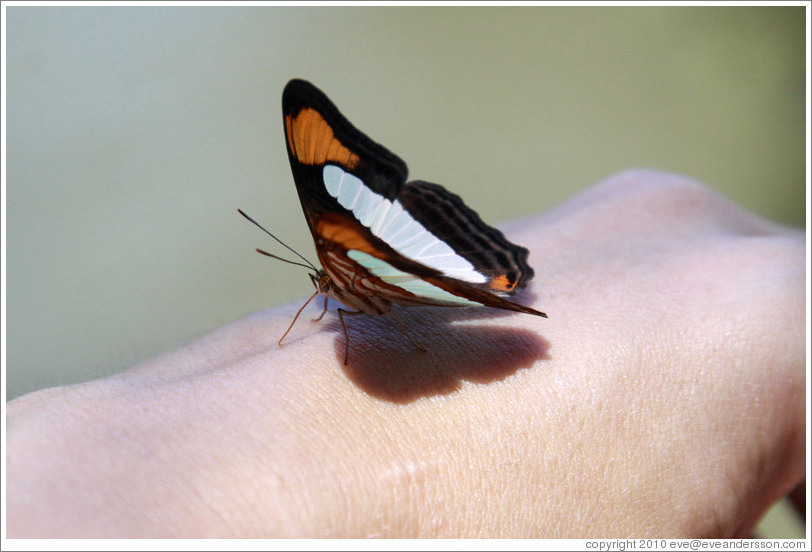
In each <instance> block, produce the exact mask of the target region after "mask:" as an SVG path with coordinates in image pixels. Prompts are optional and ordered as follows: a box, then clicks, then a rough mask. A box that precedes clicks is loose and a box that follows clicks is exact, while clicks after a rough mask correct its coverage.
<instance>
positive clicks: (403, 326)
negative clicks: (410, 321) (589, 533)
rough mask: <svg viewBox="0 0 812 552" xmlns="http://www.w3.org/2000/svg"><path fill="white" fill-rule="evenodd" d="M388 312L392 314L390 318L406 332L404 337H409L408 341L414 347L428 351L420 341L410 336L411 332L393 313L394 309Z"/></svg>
mask: <svg viewBox="0 0 812 552" xmlns="http://www.w3.org/2000/svg"><path fill="white" fill-rule="evenodd" d="M389 314H391V315H392V319H393V320H394V321H395V322H396V323H397V325H398V326H400V329H401V330H403V333H405V334H406V337H408V338H409V342H410V343H411V344H412V346H414V348H415V349H420V350H421V351H423V352H424V353H428V352H429V350H428V349H426V348H425V347H424V346H423V345H421V344H420V343H418V342H417V341H415V340H414V338H412V334H410V333H409V330H407V329H406V326H405V325H404V324H403V322H401V321H400V318H398V315H397V314H396V313H395V311H394V309H393V310H390V311H389Z"/></svg>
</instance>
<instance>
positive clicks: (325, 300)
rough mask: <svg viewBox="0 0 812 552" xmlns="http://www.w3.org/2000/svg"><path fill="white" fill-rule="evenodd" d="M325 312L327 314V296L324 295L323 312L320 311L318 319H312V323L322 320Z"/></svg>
mask: <svg viewBox="0 0 812 552" xmlns="http://www.w3.org/2000/svg"><path fill="white" fill-rule="evenodd" d="M326 312H327V296H326V295H325V296H324V310H322V311H321V314H320V315H319V317H318V318H314V319H313V322H318V321H320V320H321V319H322V318H324V314H325V313H326Z"/></svg>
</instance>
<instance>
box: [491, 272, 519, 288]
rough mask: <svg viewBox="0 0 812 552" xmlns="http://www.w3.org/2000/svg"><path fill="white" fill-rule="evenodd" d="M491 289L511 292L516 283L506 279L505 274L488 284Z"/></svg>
mask: <svg viewBox="0 0 812 552" xmlns="http://www.w3.org/2000/svg"><path fill="white" fill-rule="evenodd" d="M489 286H490V288H491V289H495V290H496V291H513V289H514V288H515V287H516V281H512V282H511V281H510V279H509V278H508V277H507V274H500V275H499V276H497V277H496V278H494V279H493V280H491V283H490V284H489Z"/></svg>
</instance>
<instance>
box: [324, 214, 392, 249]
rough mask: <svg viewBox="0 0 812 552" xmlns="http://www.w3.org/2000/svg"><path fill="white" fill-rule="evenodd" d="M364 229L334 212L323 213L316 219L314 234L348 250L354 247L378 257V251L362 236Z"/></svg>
mask: <svg viewBox="0 0 812 552" xmlns="http://www.w3.org/2000/svg"><path fill="white" fill-rule="evenodd" d="M365 230H366V229H365V228H363V227H362V226H360V225H359V224H358V223H357V222H355V221H353V220H350V219H348V218H347V217H345V216H342V215H339V214H336V213H324V214H323V215H322V216H320V217H319V219H318V221H316V234H318V236H319V238H320V239H324V240H329V241H331V242H333V243H335V244H337V245H339V246H341V247H343V248H344V249H346V250H348V251H349V250H351V249H356V250H358V251H363V252H364V253H367V254H369V255H372V256H373V257H378V258H380V257H381V254H380V252H379V251H378V250H376V249H375V246H373V245H372V244H371V243H370V242H369V240H368V239H366V238H365V237H364V231H365Z"/></svg>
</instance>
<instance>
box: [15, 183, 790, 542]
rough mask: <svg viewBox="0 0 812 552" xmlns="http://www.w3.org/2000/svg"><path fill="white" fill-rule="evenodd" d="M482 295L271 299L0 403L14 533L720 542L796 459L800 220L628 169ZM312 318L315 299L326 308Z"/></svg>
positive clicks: (535, 235) (524, 225) (533, 231)
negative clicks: (339, 302) (332, 310)
mask: <svg viewBox="0 0 812 552" xmlns="http://www.w3.org/2000/svg"><path fill="white" fill-rule="evenodd" d="M507 233H508V236H509V238H510V239H511V240H512V241H515V242H517V243H520V244H522V245H525V246H527V247H529V248H530V250H531V255H530V262H531V264H532V265H533V266H534V268H535V270H536V279H535V280H534V281H533V282H531V286H530V289H529V290H528V291H527V292H526V293H525V294H524V295H523V296H519V300H520V301H523V302H526V303H527V304H530V303H532V305H533V306H534V307H537V308H539V309H541V310H543V311H545V312H546V313H547V314H548V315H549V319H546V320H545V319H541V318H538V317H534V316H526V315H521V314H515V313H504V312H501V311H494V310H490V309H459V310H458V309H437V308H435V309H420V308H416V309H409V310H402V311H400V318H401V320H402V321H403V322H404V324H406V325H407V326H408V328H409V332H410V334H412V335H413V336H415V337H416V338H417V339H418V340H419V341H420V342H421V343H422V344H423V345H424V346H425V347H426V349H427V352H422V351H420V350H418V349H415V348H414V347H413V346H412V345H411V344H410V342H409V340H408V339H407V338H406V337H405V336H404V335H402V333H401V332H400V330H399V329H398V328H397V326H396V325H394V324H392V322H391V321H389V320H386V319H378V318H371V317H353V318H352V319H348V320H347V327H348V331H349V335H350V340H351V343H350V357H349V364H348V365H347V366H344V365H343V364H342V362H343V353H344V336H343V334H342V332H341V330H340V328H339V327H338V325H337V323H336V321H335V319H333V320H332V321H330V320H329V317H325V320H323V321H322V322H321V323H320V324H310V323H308V322H307V321H306V318H307V313H305V314H304V316H305V320H302V321H300V322H299V324H298V325H297V326H296V327H295V328H294V329H293V330H292V332H291V334H290V335H289V336H288V338H287V339H286V344H285V345H284V346H283V347H281V348H280V347H278V346H277V344H276V341H277V339H278V337H279V336H280V335H281V334H282V332H284V330H285V328H286V327H287V325H288V324H289V322H290V319H291V317H292V313H293V312H294V310H295V307H282V308H277V309H272V310H269V311H265V312H262V313H258V314H255V315H252V316H249V317H247V318H244V319H242V320H240V321H237V322H235V323H233V324H230V325H228V326H226V327H224V328H221V329H219V330H217V331H215V332H213V333H211V334H209V335H207V336H204V337H202V338H200V339H198V340H196V341H194V342H191V343H188V344H186V345H183V346H181V347H180V348H178V349H176V350H174V351H170V352H168V353H166V354H164V355H162V356H160V357H158V358H156V359H154V360H152V361H150V362H147V363H145V364H143V365H141V366H138V367H136V368H134V369H132V370H130V371H128V372H125V373H123V374H120V375H117V376H114V377H111V378H106V379H103V380H97V381H93V382H88V383H84V384H81V385H74V386H69V387H63V388H55V389H48V390H44V391H40V392H37V393H32V394H30V395H26V396H24V397H21V398H19V399H17V400H15V401H12V402H11V403H9V405H8V411H7V412H8V425H7V436H8V437H7V447H8V448H7V473H8V481H7V497H8V499H7V502H8V504H7V533H8V536H9V537H12V538H13V537H40V538H43V537H117V538H123V537H156V538H159V537H285V536H291V537H367V536H378V537H582V538H584V537H635V536H637V537H642V536H657V537H730V536H746V535H748V534H749V531H750V530H751V528H752V526H753V524H754V523H755V522H756V521H757V520H758V518H759V517H760V515H761V514H762V513H763V511H764V510H765V508H766V507H767V506H769V504H770V503H771V502H772V501H774V500H775V499H777V498H779V497H780V496H782V495H783V494H785V493H786V492H788V491H789V490H790V489H791V488H792V487H793V486H794V485H795V484H796V483H798V482H799V481H800V480H801V479H802V478H803V476H804V466H805V457H804V455H805V447H804V437H805V425H804V424H805V418H804V408H805V403H804V400H805V399H804V384H805V374H804V369H805V344H804V330H805V318H804V317H805V312H804V305H805V302H806V301H805V282H804V269H805V267H804V254H805V249H804V248H805V244H804V236H803V234H802V233H800V232H797V231H792V230H788V229H786V228H782V227H780V226H778V225H775V224H772V223H769V222H766V221H764V220H761V219H759V218H757V217H755V216H754V215H752V214H750V213H747V212H745V211H743V210H741V209H740V208H739V207H737V206H735V205H733V204H732V203H730V202H729V201H727V200H725V199H723V198H721V197H719V196H717V195H715V194H714V193H712V192H710V191H709V190H708V189H706V188H705V187H703V186H701V185H699V184H696V183H695V182H693V181H690V180H688V179H685V178H683V177H679V176H674V175H669V174H663V173H656V172H651V171H630V172H627V173H624V174H621V175H619V176H617V177H614V178H612V179H610V180H609V181H607V182H605V183H602V184H600V185H598V186H597V187H595V188H593V189H590V190H587V191H586V192H584V193H582V194H580V195H578V196H576V197H575V198H574V199H572V200H571V201H570V202H568V203H566V204H564V205H563V206H561V207H559V208H557V209H555V210H553V211H551V212H549V213H547V214H544V215H540V216H537V217H535V218H532V219H528V220H524V221H520V222H515V223H513V224H511V225H510V226H509V227H508V232H507ZM312 312H316V309H314V310H313V311H312Z"/></svg>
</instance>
